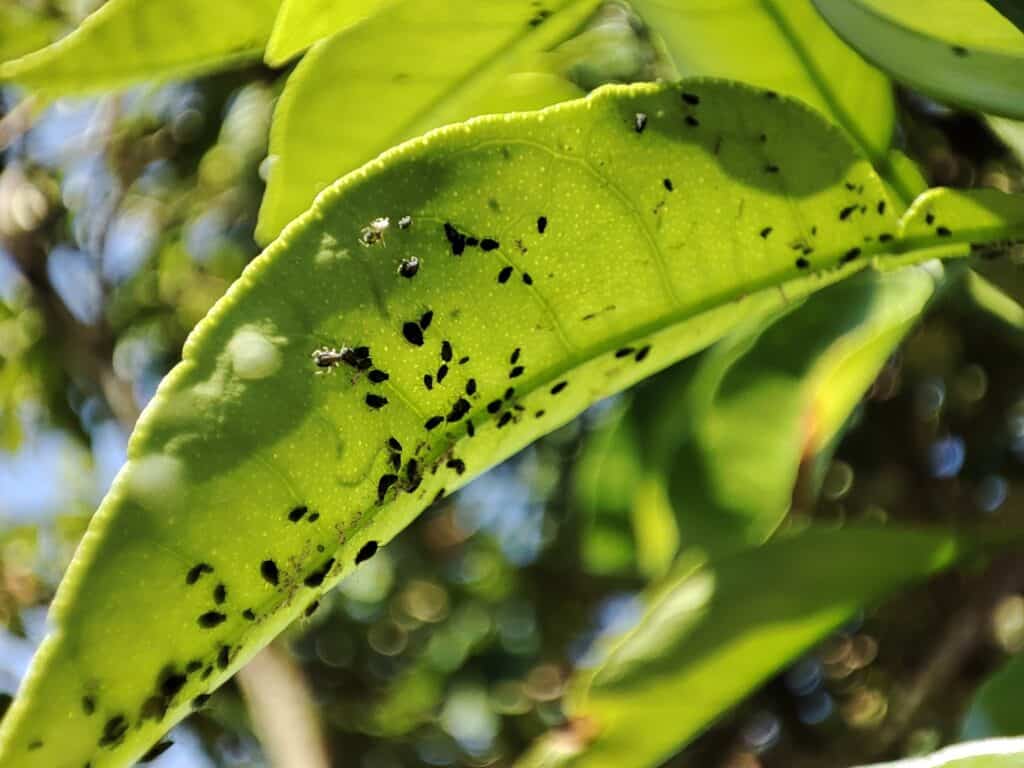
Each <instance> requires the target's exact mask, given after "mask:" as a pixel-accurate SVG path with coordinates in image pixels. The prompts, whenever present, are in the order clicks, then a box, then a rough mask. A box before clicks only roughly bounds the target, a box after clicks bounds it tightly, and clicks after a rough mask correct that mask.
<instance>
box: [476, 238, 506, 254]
mask: <svg viewBox="0 0 1024 768" xmlns="http://www.w3.org/2000/svg"><path fill="white" fill-rule="evenodd" d="M498 248H501V243H499V242H498V241H497V240H494V239H493V238H490V237H485V238H484V239H483V240H481V241H480V250H481V251H496V250H497V249H498Z"/></svg>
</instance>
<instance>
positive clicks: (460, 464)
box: [445, 459, 466, 475]
mask: <svg viewBox="0 0 1024 768" xmlns="http://www.w3.org/2000/svg"><path fill="white" fill-rule="evenodd" d="M445 466H446V467H448V469H454V470H455V474H457V475H461V474H462V473H463V472H465V471H466V462H464V461H463V460H462V459H449V460H448V463H447V464H445Z"/></svg>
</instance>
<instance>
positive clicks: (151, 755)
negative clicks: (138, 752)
mask: <svg viewBox="0 0 1024 768" xmlns="http://www.w3.org/2000/svg"><path fill="white" fill-rule="evenodd" d="M173 746H174V742H173V741H171V740H170V739H168V740H167V741H161V742H159V743H158V744H155V745H154V746H153V748H152V749H150V750H149V751H148V752H147V753H146V754H144V755H143V756H142V757H140V758H139V763H152V762H153V761H154V760H156V759H157V758H158V757H160V755H162V754H163V753H164V752H166V751H167V750H168V749H170V748H171V747H173Z"/></svg>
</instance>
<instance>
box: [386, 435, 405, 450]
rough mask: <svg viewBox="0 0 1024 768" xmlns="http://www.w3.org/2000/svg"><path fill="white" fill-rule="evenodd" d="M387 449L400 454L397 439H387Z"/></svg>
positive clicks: (399, 445)
mask: <svg viewBox="0 0 1024 768" xmlns="http://www.w3.org/2000/svg"><path fill="white" fill-rule="evenodd" d="M388 447H389V448H390V449H391V450H392V451H397V452H398V453H401V452H402V444H401V443H400V442H398V438H396V437H389V438H388Z"/></svg>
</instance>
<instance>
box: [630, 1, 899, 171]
mask: <svg viewBox="0 0 1024 768" xmlns="http://www.w3.org/2000/svg"><path fill="white" fill-rule="evenodd" d="M633 6H634V7H635V8H636V9H637V12H638V13H640V15H641V16H642V17H643V18H644V19H645V20H646V21H647V22H648V23H649V24H650V26H651V27H652V28H653V30H654V32H655V34H657V35H658V36H659V37H660V38H661V39H662V40H663V42H664V47H665V49H666V52H667V53H668V55H669V58H670V59H671V60H672V62H673V64H674V65H675V68H676V70H677V73H678V74H679V75H680V76H682V77H688V76H693V75H704V76H711V77H723V78H728V79H730V80H739V81H741V82H744V83H750V84H751V85H756V86H760V87H762V88H770V89H773V90H776V91H778V92H779V93H784V94H787V95H789V96H793V97H795V98H798V99H800V100H801V101H803V102H805V103H806V104H809V105H810V106H812V107H814V108H815V109H817V110H818V111H819V112H821V113H822V114H823V115H826V116H828V117H830V118H831V119H832V120H834V121H835V122H836V123H837V124H838V125H841V126H842V127H843V128H844V129H845V130H846V131H847V132H848V133H849V134H850V135H851V136H852V137H853V138H854V140H855V141H856V142H857V143H858V144H859V145H860V146H861V147H862V148H863V149H864V150H865V151H866V152H867V153H868V155H869V156H870V157H871V158H872V159H873V160H874V161H875V162H876V164H877V165H878V167H880V168H881V167H883V165H884V157H885V153H886V151H887V150H888V149H889V144H890V141H891V139H892V133H893V128H894V126H895V106H894V101H893V96H892V86H891V85H890V83H889V80H888V78H886V77H885V75H883V74H882V73H881V72H879V71H878V70H877V69H875V68H874V67H872V66H871V65H869V64H868V63H866V62H865V61H864V60H863V59H862V58H861V57H860V56H859V55H858V54H857V53H856V52H855V51H854V50H852V49H851V48H850V47H849V46H847V45H846V44H845V43H844V42H843V41H842V40H841V39H839V37H837V36H836V34H835V33H834V32H832V30H830V29H829V27H828V24H826V23H825V22H824V21H823V20H822V19H821V16H820V15H819V14H818V13H817V12H816V11H815V9H814V6H813V5H812V4H811V2H810V0H786V1H785V2H779V0H741V1H740V2H732V3H730V4H729V9H728V10H727V11H721V12H715V11H711V10H709V6H708V4H707V2H704V1H703V0H699V1H698V0H681V1H677V2H672V3H666V2H662V0H633Z"/></svg>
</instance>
